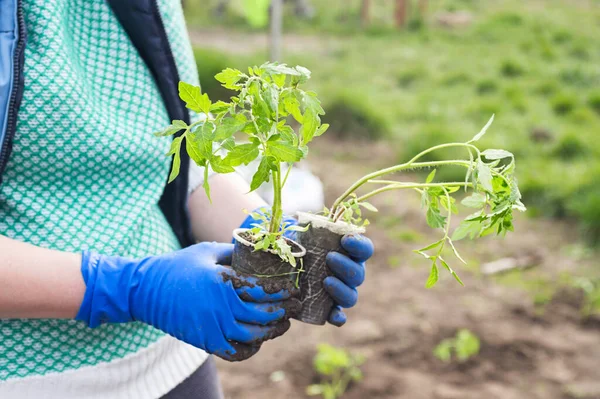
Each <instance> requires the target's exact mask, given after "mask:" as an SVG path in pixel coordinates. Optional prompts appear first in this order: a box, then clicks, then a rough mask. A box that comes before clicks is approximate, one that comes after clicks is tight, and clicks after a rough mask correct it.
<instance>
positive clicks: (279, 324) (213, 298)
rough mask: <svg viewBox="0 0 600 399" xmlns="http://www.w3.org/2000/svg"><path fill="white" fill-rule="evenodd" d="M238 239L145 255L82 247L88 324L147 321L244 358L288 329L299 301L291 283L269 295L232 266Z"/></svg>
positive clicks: (83, 309) (229, 357)
mask: <svg viewBox="0 0 600 399" xmlns="http://www.w3.org/2000/svg"><path fill="white" fill-rule="evenodd" d="M232 251H233V245H232V244H218V243H201V244H197V245H194V246H191V247H188V248H186V249H182V250H179V251H176V252H172V253H168V254H165V255H160V256H151V257H148V258H144V259H130V258H124V257H117V256H104V255H98V254H96V253H92V252H88V251H85V252H83V258H82V265H81V272H82V275H83V279H84V281H85V284H86V287H87V288H86V292H85V296H84V299H83V302H82V304H81V308H80V309H79V313H78V314H77V316H76V319H77V320H81V321H84V322H85V323H86V324H87V325H88V326H89V327H97V326H99V325H100V324H102V323H126V322H130V321H141V322H144V323H146V324H149V325H152V326H154V327H156V328H158V329H160V330H162V331H164V332H166V333H167V334H170V335H172V336H174V337H176V338H178V339H180V340H182V341H184V342H187V343H189V344H191V345H194V346H196V347H198V348H201V349H204V350H205V351H207V352H208V353H213V354H215V355H217V356H219V357H221V358H223V359H226V360H231V361H236V360H244V359H247V358H249V357H250V356H252V355H254V354H255V353H256V352H258V350H259V349H260V345H261V343H262V342H263V341H265V340H268V339H272V338H275V337H277V336H279V335H281V334H283V333H285V332H286V331H287V330H288V329H289V327H290V322H289V320H288V318H289V317H291V316H292V315H293V314H295V313H296V312H297V311H298V310H299V308H300V301H299V300H298V299H295V298H293V297H294V296H297V294H298V292H297V290H296V289H295V288H294V287H293V284H292V282H291V281H290V287H289V289H284V290H282V291H280V292H278V293H275V294H267V293H265V292H264V291H263V289H262V288H261V287H260V286H258V285H257V284H256V282H257V281H256V279H255V278H253V277H249V276H241V275H239V274H237V273H235V272H234V271H233V269H231V268H229V267H225V266H223V265H228V264H230V262H231V255H232Z"/></svg>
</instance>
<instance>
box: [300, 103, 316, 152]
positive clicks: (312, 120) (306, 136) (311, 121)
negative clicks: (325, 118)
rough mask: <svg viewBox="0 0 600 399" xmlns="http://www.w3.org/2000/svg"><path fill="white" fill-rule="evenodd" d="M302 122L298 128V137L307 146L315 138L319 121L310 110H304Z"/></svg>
mask: <svg viewBox="0 0 600 399" xmlns="http://www.w3.org/2000/svg"><path fill="white" fill-rule="evenodd" d="M302 120H303V124H302V127H301V128H300V135H301V136H302V143H303V144H308V143H310V142H311V140H312V139H313V137H314V136H315V133H316V132H317V128H318V127H319V124H320V123H321V120H320V118H319V116H318V115H317V114H316V113H315V111H314V110H313V109H312V108H307V109H306V111H305V112H304V115H303V116H302Z"/></svg>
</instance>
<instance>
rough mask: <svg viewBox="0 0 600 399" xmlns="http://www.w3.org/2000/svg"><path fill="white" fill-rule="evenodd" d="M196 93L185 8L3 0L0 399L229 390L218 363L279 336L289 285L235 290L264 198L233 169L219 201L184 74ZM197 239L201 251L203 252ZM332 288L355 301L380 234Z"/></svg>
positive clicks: (353, 248)
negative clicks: (242, 232) (189, 132)
mask: <svg viewBox="0 0 600 399" xmlns="http://www.w3.org/2000/svg"><path fill="white" fill-rule="evenodd" d="M179 80H184V81H187V82H190V83H194V84H198V82H197V71H196V70H195V62H194V58H193V54H192V50H191V46H190V43H189V41H188V38H187V33H186V30H185V23H184V19H183V14H182V10H181V4H180V1H179V0H108V1H104V0H0V179H1V180H0V397H1V398H3V399H12V398H61V399H68V398H104V399H106V398H124V397H134V398H160V397H165V398H204V399H212V398H219V397H222V394H221V390H220V387H219V383H218V379H217V375H216V369H215V364H214V360H213V359H212V357H211V356H209V354H214V355H216V356H219V357H221V358H224V359H227V360H232V361H233V360H244V359H246V358H248V357H250V356H252V355H253V354H255V353H256V352H257V351H258V350H259V349H260V346H261V343H262V342H263V341H265V340H268V339H273V338H275V337H277V336H279V335H281V334H283V333H284V332H285V331H286V330H287V329H288V328H289V326H290V322H289V320H288V319H289V318H290V317H291V316H293V309H297V307H298V306H297V299H296V297H297V292H296V291H295V289H294V288H293V287H290V288H288V289H284V290H282V291H280V292H276V293H266V292H264V291H263V290H262V288H261V287H260V286H258V285H255V284H253V283H254V280H253V278H252V277H249V276H233V277H235V278H237V279H240V280H241V282H242V283H243V284H241V287H240V286H239V285H238V284H236V286H237V288H236V286H234V285H233V284H232V282H231V280H232V278H231V277H232V275H233V274H234V272H233V271H232V269H231V268H230V267H228V264H229V262H230V258H231V252H232V244H231V231H232V229H233V228H235V227H238V226H240V225H242V226H244V225H248V224H251V223H252V220H251V218H249V217H247V216H246V215H245V214H244V213H242V210H243V209H257V208H260V207H262V206H264V202H263V201H262V200H261V199H260V197H259V196H257V195H253V194H248V195H244V193H247V191H248V187H247V184H246V183H245V181H244V180H243V179H242V178H241V177H240V176H236V175H235V174H229V175H214V176H212V177H211V178H210V179H211V181H210V184H211V186H212V204H210V203H209V201H208V199H207V198H206V196H205V195H204V193H203V192H202V191H203V190H201V189H198V190H196V187H198V185H199V184H201V181H199V180H198V179H197V178H195V176H197V175H198V171H197V170H196V169H195V168H197V167H195V165H190V161H189V158H187V157H186V155H185V153H184V152H182V160H181V168H182V173H181V175H180V177H179V178H178V179H176V180H175V181H174V182H173V183H171V184H168V185H167V184H166V180H167V175H168V171H169V168H170V160H169V158H168V157H165V155H164V154H165V153H167V151H168V148H169V146H170V143H169V138H156V137H154V136H153V135H152V134H151V132H153V131H156V130H159V129H160V128H162V127H163V126H165V125H166V124H168V123H169V121H170V120H172V119H181V120H185V121H189V120H190V115H189V113H188V112H187V111H186V110H185V107H184V105H183V104H182V102H181V101H180V100H179V99H178V97H177V82H178V81H179ZM196 242H200V243H198V244H194V243H196ZM343 246H344V249H345V250H346V251H347V253H348V255H343V254H341V253H337V252H332V253H330V254H329V255H328V265H329V267H330V268H331V271H332V274H333V275H332V276H330V277H328V278H327V279H326V280H325V281H324V282H323V284H324V286H325V287H326V288H327V291H328V292H329V293H330V294H331V295H332V297H333V299H334V301H335V302H336V303H337V307H336V308H335V309H334V310H333V311H332V313H331V315H330V322H331V323H332V324H334V325H342V324H343V323H344V322H345V315H344V313H343V311H342V309H341V307H351V306H353V305H354V304H355V303H356V300H357V291H356V287H357V286H358V285H360V283H362V281H363V279H364V271H365V269H364V261H366V260H367V259H368V258H369V257H370V256H371V254H372V252H373V246H372V244H371V242H370V241H369V240H368V239H366V238H361V237H345V238H344V240H343Z"/></svg>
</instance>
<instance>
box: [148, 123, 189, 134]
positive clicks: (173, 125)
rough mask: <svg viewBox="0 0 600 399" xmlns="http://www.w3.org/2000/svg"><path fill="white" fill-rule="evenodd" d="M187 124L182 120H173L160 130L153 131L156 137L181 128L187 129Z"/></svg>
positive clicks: (173, 132) (172, 132)
mask: <svg viewBox="0 0 600 399" xmlns="http://www.w3.org/2000/svg"><path fill="white" fill-rule="evenodd" d="M187 128H188V125H187V123H185V122H184V121H180V120H174V121H173V122H172V123H171V124H170V125H169V126H167V127H166V128H165V129H164V130H162V131H160V132H154V133H153V134H154V135H155V136H157V137H164V136H171V135H173V134H175V133H177V132H179V131H181V130H183V129H187Z"/></svg>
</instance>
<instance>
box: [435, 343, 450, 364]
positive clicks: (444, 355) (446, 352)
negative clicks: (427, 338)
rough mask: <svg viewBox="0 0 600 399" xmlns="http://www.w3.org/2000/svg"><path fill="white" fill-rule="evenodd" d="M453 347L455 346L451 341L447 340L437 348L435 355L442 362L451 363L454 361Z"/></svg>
mask: <svg viewBox="0 0 600 399" xmlns="http://www.w3.org/2000/svg"><path fill="white" fill-rule="evenodd" d="M453 347H454V345H453V343H452V342H451V340H448V339H445V340H443V341H442V342H440V343H439V344H438V345H437V346H436V347H435V349H434V350H433V354H434V355H435V357H437V358H438V359H440V360H441V361H443V362H449V361H450V360H451V359H452V348H453Z"/></svg>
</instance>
